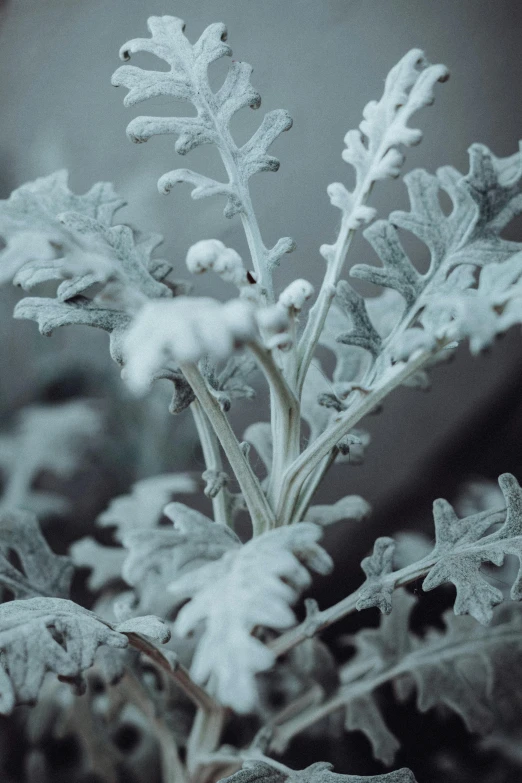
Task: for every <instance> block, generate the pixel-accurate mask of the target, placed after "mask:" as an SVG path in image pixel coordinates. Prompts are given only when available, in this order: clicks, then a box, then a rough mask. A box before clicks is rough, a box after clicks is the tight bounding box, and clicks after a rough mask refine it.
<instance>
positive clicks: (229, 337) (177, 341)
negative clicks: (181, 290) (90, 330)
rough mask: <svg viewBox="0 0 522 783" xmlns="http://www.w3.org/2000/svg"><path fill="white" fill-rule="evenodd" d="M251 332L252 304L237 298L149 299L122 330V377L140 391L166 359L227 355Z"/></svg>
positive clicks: (176, 361)
mask: <svg viewBox="0 0 522 783" xmlns="http://www.w3.org/2000/svg"><path fill="white" fill-rule="evenodd" d="M256 336H257V324H256V320H255V317H254V310H253V308H252V307H251V305H250V304H249V303H247V302H245V301H243V300H241V299H232V300H230V301H229V302H226V303H225V304H222V303H221V302H218V301H217V300H215V299H210V298H208V297H198V298H190V297H185V296H179V297H177V298H176V299H173V300H171V301H168V302H159V301H156V302H149V303H147V304H146V305H145V306H144V307H142V309H141V310H140V311H139V313H138V315H137V317H136V319H135V320H134V322H133V323H132V325H131V327H130V329H129V330H128V332H127V334H126V336H125V342H124V357H125V379H126V381H127V383H128V384H129V386H130V387H131V388H132V389H133V390H134V391H136V392H137V393H143V392H144V391H146V389H147V388H148V386H149V385H150V383H151V381H152V380H153V378H154V376H155V375H156V376H157V375H158V373H161V372H162V370H163V368H164V366H165V364H168V363H169V361H170V363H174V364H182V363H197V362H198V361H199V360H200V359H202V358H203V357H205V356H208V357H209V358H210V359H211V360H213V361H216V362H217V361H220V360H224V359H228V358H229V356H230V355H231V354H232V352H233V350H234V348H235V347H237V346H240V345H241V344H242V343H244V342H248V341H250V340H253V339H255V337H256Z"/></svg>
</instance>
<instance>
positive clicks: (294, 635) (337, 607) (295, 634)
mask: <svg viewBox="0 0 522 783" xmlns="http://www.w3.org/2000/svg"><path fill="white" fill-rule="evenodd" d="M488 516H489V522H490V527H493V526H494V525H497V524H500V523H502V522H503V521H504V520H505V518H506V510H505V509H493V510H492V511H490V512H489V514H488ZM491 536H494V534H491ZM491 536H486V537H485V538H484V539H482V540H481V545H484V546H487V543H488V540H489V539H490V537H491ZM475 546H476V542H471V543H470V544H465V545H463V546H460V547H459V548H458V552H459V553H460V552H462V553H465V552H466V551H467V550H470V551H473V548H474V547H475ZM438 560H439V556H438V555H432V554H430V555H427V556H426V557H425V558H423V559H422V560H419V561H418V562H416V563H411V564H410V565H407V566H404V568H401V569H399V570H398V571H392V572H391V573H390V574H385V575H384V576H383V577H382V586H383V588H385V587H393V588H394V589H396V588H398V587H403V586H404V585H407V584H410V582H414V581H415V580H416V579H420V578H421V577H423V576H426V574H427V573H428V572H429V571H430V570H431V569H432V568H433V566H434V565H435V564H436V563H437V562H438ZM360 595H361V588H360V587H359V588H358V589H357V590H356V591H355V592H354V593H351V594H350V595H348V596H346V598H343V599H342V600H341V601H338V602H337V603H336V604H333V605H332V606H330V607H328V609H323V611H316V612H314V613H313V615H312V616H311V617H307V618H305V620H303V622H302V623H300V624H299V625H296V626H295V627H294V628H291V629H290V630H289V631H287V632H286V633H284V634H283V635H282V636H279V637H278V638H277V639H273V640H272V641H271V642H269V643H268V645H267V646H268V647H269V648H270V649H271V650H272V652H274V653H275V655H276V656H280V655H284V654H285V653H287V652H288V651H289V650H291V649H292V648H293V647H296V646H297V645H298V644H301V642H304V641H305V639H309V638H310V637H312V636H315V634H316V633H320V632H321V631H324V629H325V628H328V626H330V625H333V623H335V622H337V621H338V620H341V619H342V618H343V617H346V616H347V615H349V614H351V613H352V612H354V611H356V609H357V603H358V601H359V597H360Z"/></svg>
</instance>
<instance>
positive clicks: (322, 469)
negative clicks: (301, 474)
mask: <svg viewBox="0 0 522 783" xmlns="http://www.w3.org/2000/svg"><path fill="white" fill-rule="evenodd" d="M338 453H339V450H338V449H337V448H335V449H332V451H331V452H330V454H327V455H326V457H323V460H322V462H320V463H319V465H318V466H317V467H316V469H315V470H314V472H313V473H312V474H311V476H309V478H308V480H307V481H306V483H305V485H304V487H303V490H302V492H301V494H300V496H299V503H298V505H297V507H296V510H295V513H294V515H293V517H292V519H291V520H290V524H292V523H293V522H300V521H301V520H302V519H304V516H305V514H306V512H307V511H308V507H309V506H310V503H311V502H312V498H313V496H314V495H315V493H316V491H317V488H318V486H319V484H320V483H321V481H322V480H323V478H324V476H325V475H326V473H327V472H328V470H329V469H330V467H331V466H332V465H333V463H334V462H335V458H336V456H337V455H338Z"/></svg>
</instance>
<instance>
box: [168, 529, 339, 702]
mask: <svg viewBox="0 0 522 783" xmlns="http://www.w3.org/2000/svg"><path fill="white" fill-rule="evenodd" d="M320 536H321V531H320V528H318V527H317V526H316V525H312V524H310V523H304V522H303V523H300V524H299V525H295V526H293V527H288V528H278V529H276V530H272V531H270V532H268V533H265V534H263V535H262V536H259V537H257V538H255V539H253V540H251V541H249V542H248V543H247V544H245V545H243V546H242V547H240V548H237V549H234V550H232V551H230V552H228V553H226V554H225V555H224V556H223V557H221V559H220V560H217V561H216V562H214V563H209V564H207V565H204V566H201V567H200V568H198V569H197V570H195V571H191V572H190V573H188V574H186V575H184V576H181V577H180V578H179V579H177V580H176V581H175V582H173V583H172V585H171V586H170V588H169V589H170V590H171V591H172V593H173V595H174V596H175V598H176V600H178V601H181V600H184V599H186V598H190V599H191V600H190V601H189V603H188V604H186V605H185V606H184V607H183V608H182V609H181V610H180V613H179V615H178V618H177V620H176V623H175V626H174V628H175V630H176V631H177V632H178V633H179V634H180V635H182V636H184V635H186V634H188V633H190V632H191V631H194V630H195V628H196V627H197V626H198V624H199V622H201V621H204V622H205V630H204V632H203V635H202V637H201V639H200V641H199V643H198V646H197V649H196V653H195V656H194V660H193V663H192V669H191V674H192V676H193V677H194V679H195V680H196V681H197V682H201V683H203V682H206V681H207V679H208V678H209V677H210V676H211V675H212V679H213V681H215V683H216V697H217V698H218V699H219V701H220V702H221V703H223V704H226V705H230V706H231V707H233V708H234V709H235V710H236V711H238V712H242V713H245V712H250V711H252V710H253V708H254V706H255V703H256V685H255V674H256V673H257V672H259V671H265V670H267V669H269V668H270V667H271V666H272V664H273V662H274V655H273V653H272V652H271V651H270V650H269V648H268V647H266V646H265V645H264V644H263V643H262V642H261V641H260V640H259V639H256V638H255V637H254V636H252V631H253V630H254V629H255V628H256V627H257V626H265V627H268V628H272V629H274V630H282V629H284V628H288V627H289V626H291V625H292V624H293V623H294V622H295V615H294V613H293V611H292V609H291V608H290V607H291V604H293V603H295V601H296V600H297V598H298V597H299V595H300V593H301V592H302V591H303V590H305V589H306V588H307V587H309V585H310V583H311V577H310V574H309V570H312V571H317V572H319V573H322V574H324V573H328V572H329V571H330V570H331V567H332V561H331V559H330V557H329V556H328V555H327V554H326V552H325V551H324V550H323V549H322V548H321V547H320V546H319V545H318V544H317V540H318V539H319V538H320ZM252 574H256V578H255V579H252ZM218 648H219V649H220V651H221V652H220V655H219V656H216V655H215V651H216V649H218Z"/></svg>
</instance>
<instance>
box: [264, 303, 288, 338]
mask: <svg viewBox="0 0 522 783" xmlns="http://www.w3.org/2000/svg"><path fill="white" fill-rule="evenodd" d="M256 317H257V323H258V324H259V328H260V329H262V330H263V331H264V332H266V334H269V335H274V334H281V332H284V331H286V330H287V329H288V327H289V326H290V322H289V320H288V315H287V314H286V313H285V312H284V311H283V310H282V309H281V308H280V307H278V306H277V305H272V306H271V307H263V308H261V309H260V310H258V311H257V313H256Z"/></svg>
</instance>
